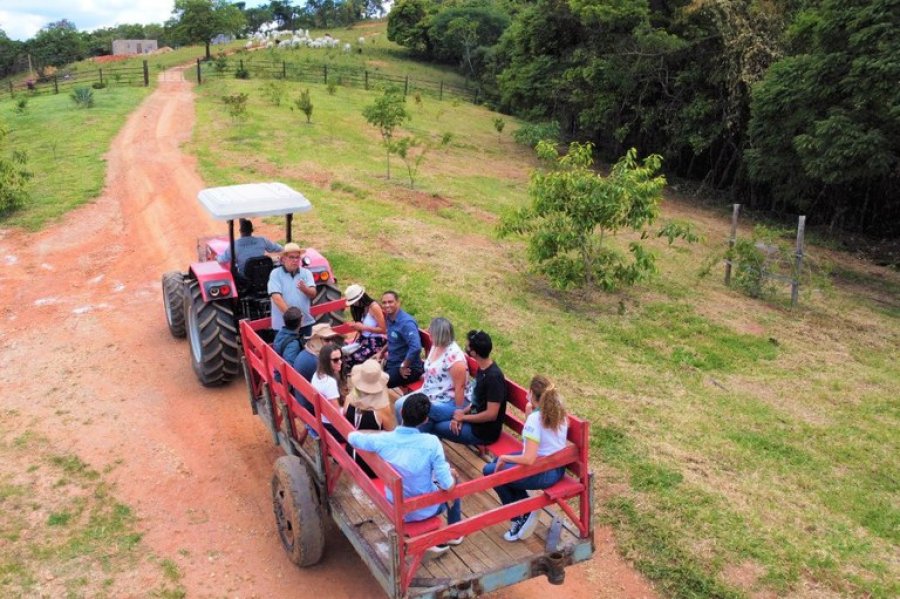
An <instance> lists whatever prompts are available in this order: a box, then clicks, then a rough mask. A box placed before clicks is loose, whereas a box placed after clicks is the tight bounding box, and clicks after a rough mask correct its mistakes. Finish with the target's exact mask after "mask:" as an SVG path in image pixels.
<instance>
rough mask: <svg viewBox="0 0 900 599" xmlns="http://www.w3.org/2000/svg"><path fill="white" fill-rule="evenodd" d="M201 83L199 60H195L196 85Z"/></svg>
mask: <svg viewBox="0 0 900 599" xmlns="http://www.w3.org/2000/svg"><path fill="white" fill-rule="evenodd" d="M201 83H203V78H202V77H201V75H200V59H199V58H198V59H197V85H200V84H201Z"/></svg>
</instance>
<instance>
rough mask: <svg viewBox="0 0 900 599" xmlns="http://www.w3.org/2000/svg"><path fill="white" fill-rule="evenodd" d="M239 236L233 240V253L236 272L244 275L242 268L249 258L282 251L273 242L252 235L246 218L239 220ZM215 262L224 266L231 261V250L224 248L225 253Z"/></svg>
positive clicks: (250, 226)
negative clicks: (235, 260) (235, 256)
mask: <svg viewBox="0 0 900 599" xmlns="http://www.w3.org/2000/svg"><path fill="white" fill-rule="evenodd" d="M240 229H241V236H240V237H239V238H238V239H235V240H234V253H235V254H237V270H238V272H239V273H241V274H244V266H245V265H246V264H247V260H249V259H250V258H256V257H257V256H265V255H266V253H276V252H280V251H281V250H282V247H281V246H280V245H278V244H277V243H275V242H274V241H269V239H268V238H266V237H263V236H262V235H254V234H253V223H252V222H250V221H249V220H247V219H246V218H242V219H241V224H240ZM216 260H218V261H219V264H221V265H222V266H225V265H226V264H228V262H229V261H230V260H231V248H225V251H224V252H222V254H221V255H219V256H218V257H217V258H216Z"/></svg>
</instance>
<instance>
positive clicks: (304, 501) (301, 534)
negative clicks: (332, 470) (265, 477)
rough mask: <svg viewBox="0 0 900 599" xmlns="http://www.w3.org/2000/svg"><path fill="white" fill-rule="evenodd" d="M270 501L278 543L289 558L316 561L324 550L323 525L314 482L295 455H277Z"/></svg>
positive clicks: (298, 562)
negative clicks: (279, 540) (273, 511)
mask: <svg viewBox="0 0 900 599" xmlns="http://www.w3.org/2000/svg"><path fill="white" fill-rule="evenodd" d="M272 505H273V507H274V509H275V523H276V525H277V526H278V536H279V537H280V538H281V545H282V547H284V550H285V551H286V552H287V554H288V556H290V559H291V561H292V562H294V563H295V564H296V565H298V566H300V567H301V568H302V567H306V566H312V565H314V564H317V563H318V562H319V560H321V559H322V553H323V552H324V550H325V525H324V522H323V519H322V509H321V505H320V502H319V496H318V494H317V493H316V487H315V482H314V481H313V477H312V476H310V474H309V470H308V469H307V467H306V465H305V464H304V463H303V462H302V461H301V460H300V458H298V457H297V456H290V455H286V456H281V457H280V458H278V459H277V460H276V461H275V474H274V475H272Z"/></svg>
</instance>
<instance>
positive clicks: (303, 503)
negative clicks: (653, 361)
mask: <svg viewBox="0 0 900 599" xmlns="http://www.w3.org/2000/svg"><path fill="white" fill-rule="evenodd" d="M343 302H344V300H336V301H334V302H330V303H326V304H322V305H320V306H316V307H314V308H313V310H314V311H317V312H318V311H321V312H326V311H329V310H335V309H343V307H344V306H343ZM339 304H341V305H339ZM269 325H270V321H269V319H268V318H264V319H260V320H254V321H250V320H242V321H241V323H240V332H241V340H242V347H243V352H244V355H243V357H242V365H243V369H244V376H245V378H246V382H247V390H248V392H249V397H250V406H251V408H252V410H253V413H254V414H256V415H258V416H259V417H260V418H261V420H262V421H263V422H264V423H265V425H266V427H267V428H268V429H269V431H270V433H271V435H272V440H273V441H274V442H275V443H276V444H278V445H279V446H281V448H282V449H283V450H284V452H285V454H286V455H284V456H282V457H280V458H278V460H276V462H275V473H274V475H273V477H272V499H273V506H274V511H275V519H276V523H277V529H278V533H279V537H280V539H281V543H282V545H283V547H284V549H285V551H286V552H287V553H288V555H289V557H290V559H291V560H292V561H293V562H294V563H295V564H297V565H298V566H310V565H313V564H315V563H317V562H318V561H319V559H320V558H321V556H322V553H323V551H324V548H325V518H326V517H329V516H330V517H331V519H332V520H333V521H334V522H335V524H336V525H337V526H338V528H340V529H341V531H342V532H343V533H344V535H346V537H347V539H349V541H350V543H351V544H352V545H353V547H354V548H355V549H356V551H357V552H358V553H359V556H360V558H362V560H363V561H364V562H365V563H366V565H367V566H368V567H369V569H370V570H371V572H372V574H373V576H374V577H375V578H376V579H377V580H378V582H379V583H380V584H381V586H382V588H383V589H384V592H385V593H386V594H387V595H388V596H389V597H392V598H394V599H400V598H401V597H435V598H437V597H475V596H478V595H480V594H482V593H487V592H490V591H494V590H496V589H499V588H502V587H505V586H508V585H511V584H515V583H517V582H521V581H523V580H527V579H529V578H533V577H535V576H540V575H545V576H547V579H548V580H549V581H550V582H551V583H553V584H563V582H564V579H565V568H566V566H569V565H571V564H575V563H578V562H582V561H584V560H587V559H589V558H590V557H591V555H592V554H593V552H594V540H593V524H592V474H591V472H590V469H589V465H588V448H589V441H588V423H587V422H585V421H584V420H581V419H580V418H577V417H575V416H571V415H570V416H569V432H568V441H569V443H568V444H567V446H566V448H565V449H564V450H562V451H560V452H557V453H556V454H553V455H551V456H547V457H544V458H539V459H538V460H537V462H535V463H534V464H533V465H531V466H518V467H515V468H511V469H508V470H503V471H501V472H498V473H495V474H492V475H491V476H487V477H485V476H482V474H481V468H482V466H483V465H484V464H485V462H486V461H487V460H488V459H490V458H491V457H492V456H493V455H498V454H501V453H509V452H514V451H517V450H519V449H520V448H521V441H520V440H519V437H518V435H519V434H520V433H521V432H522V426H523V416H522V413H523V411H524V408H525V403H526V390H525V389H523V388H522V387H521V386H520V385H518V384H516V383H514V382H512V381H509V380H507V385H508V390H509V392H510V393H509V405H508V409H507V412H506V423H505V427H504V433H503V435H502V436H501V438H500V439H499V440H498V441H497V442H496V443H494V444H492V445H489V446H486V447H475V446H464V445H458V444H455V443H448V442H444V450H445V453H446V456H447V459H448V461H449V462H450V463H451V466H453V467H454V468H456V470H457V471H458V472H459V474H460V481H459V483H458V484H457V485H456V486H455V487H454V488H453V489H452V490H451V491H438V492H435V493H430V494H428V495H421V496H417V497H414V498H407V499H401V500H398V501H396V502H395V503H391V502H390V501H388V500H387V498H386V497H385V489H391V492H392V495H393V497H395V498H402V497H403V492H402V483H401V479H400V475H399V474H397V472H396V471H395V470H394V469H393V468H391V466H390V465H389V464H387V463H386V462H384V461H382V460H381V459H380V458H379V457H378V456H376V455H375V454H371V453H368V452H361V453H362V454H363V456H364V459H365V461H366V462H367V463H368V464H369V465H370V466H371V468H372V470H374V472H375V473H376V474H377V476H378V478H376V479H370V478H369V477H368V476H366V474H365V473H364V472H363V471H362V469H361V468H360V467H359V465H358V464H357V463H356V462H355V461H354V460H353V459H352V458H351V456H350V455H349V454H348V453H347V451H346V449H345V446H344V445H343V444H342V443H341V442H340V441H339V440H338V439H336V438H335V437H334V436H333V435H332V434H331V433H330V432H329V431H328V430H327V429H326V428H325V427H324V426H323V424H322V418H323V417H326V418H327V419H328V420H330V421H331V422H332V423H333V425H334V427H335V428H336V429H337V431H338V432H339V433H340V434H341V435H343V436H344V437H345V438H346V437H347V435H348V434H349V433H350V432H351V431H352V430H353V429H352V427H351V425H350V424H349V422H347V420H346V419H345V418H343V416H342V415H341V414H340V412H339V411H338V410H337V409H335V408H334V407H333V406H332V405H330V404H329V403H328V402H326V401H322V400H321V398H320V396H319V395H318V394H317V393H316V392H315V391H314V390H313V388H312V386H311V385H310V384H309V383H308V382H307V381H306V380H305V379H304V378H303V377H302V376H300V374H298V373H297V372H296V371H295V370H294V369H293V368H292V367H291V365H290V364H287V363H286V362H285V361H284V360H282V359H281V357H280V356H278V354H277V353H276V352H275V351H274V350H273V349H272V347H271V346H270V345H269V344H268V343H266V341H265V340H264V338H268V337H269V336H268V335H266V334H265V333H264V331H265V330H266V329H268V327H269ZM336 328H337V329H338V330H339V331H341V329H342V327H340V326H339V327H336ZM261 332H263V334H262V335H261V334H260V333H261ZM344 332H348V331H344ZM421 334H422V340H423V345H424V346H425V347H426V349H427V348H428V347H429V346H430V338H429V337H428V334H427V332H424V331H422V333H421ZM276 373H277V374H278V376H276ZM294 391H296V392H298V393H300V394H302V395H303V396H304V397H305V398H306V399H307V400H309V401H310V402H311V403H312V404H313V406H314V408H315V411H314V413H310V412H309V411H307V410H306V409H304V408H303V407H302V406H301V405H300V403H299V402H298V401H297V399H296V398H295V396H294V394H293V392H294ZM307 425H308V426H310V427H312V429H313V430H314V431H316V433H317V434H318V439H313V438H312V437H313V436H312V435H310V436H309V437H308V438H307V440H306V442H305V444H302V445H301V444H299V443H298V442H297V437H298V435H297V431H298V430H299V429H300V427H304V426H307ZM559 466H565V467H566V475H565V476H564V477H563V479H562V480H561V481H560V482H559V483H557V484H556V485H554V486H553V487H550V488H549V489H546V490H543V491H533V492H532V494H531V495H530V496H529V498H528V499H524V500H522V501H519V502H516V503H512V504H510V505H506V506H504V505H502V504H500V502H499V500H498V499H497V496H496V494H495V493H494V492H493V491H492V488H493V487H494V486H496V485H498V484H502V483H506V482H509V481H511V480H515V479H518V478H521V477H524V476H528V475H531V474H535V473H538V472H544V471H547V470H550V469H552V468H557V467H559ZM457 497H458V498H461V500H462V508H463V519H462V521H460V522H458V523H456V524H453V525H450V526H447V525H446V523H445V522H444V519H443V517H440V516H436V517H434V518H431V519H429V520H425V521H423V522H416V523H408V522H404V521H403V515H404V514H406V513H409V512H410V511H413V510H416V509H419V508H422V507H425V506H429V505H435V504H437V503H441V502H447V501H449V500H452V499H455V498H457ZM534 510H543V514H542V515H541V524H540V525H539V526H538V529H537V531H536V532H535V534H534V535H533V536H531V537H530V538H528V539H526V540H524V541H518V542H514V543H509V542H507V541H505V540H504V539H503V533H504V532H505V531H506V530H507V528H508V521H509V519H510V518H512V517H513V516H516V515H519V514H526V513H528V512H531V511H534ZM460 536H465V541H464V542H463V543H462V544H461V545H458V546H453V547H452V548H451V550H450V551H448V552H447V553H445V554H443V555H441V556H439V557H436V558H434V559H430V560H429V559H427V557H425V556H426V555H427V554H426V549H428V548H429V547H432V546H434V545H437V544H439V543H443V542H445V541H448V540H450V539H454V538H456V537H460ZM423 557H424V558H425V559H423Z"/></svg>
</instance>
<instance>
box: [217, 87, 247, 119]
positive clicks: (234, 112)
mask: <svg viewBox="0 0 900 599" xmlns="http://www.w3.org/2000/svg"><path fill="white" fill-rule="evenodd" d="M249 97H250V96H248V95H247V94H246V93H243V92H241V93H239V94H232V95H230V96H222V101H223V102H225V106H227V107H228V114H229V115H231V118H233V119H240V118H244V117H245V116H247V98H249Z"/></svg>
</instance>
